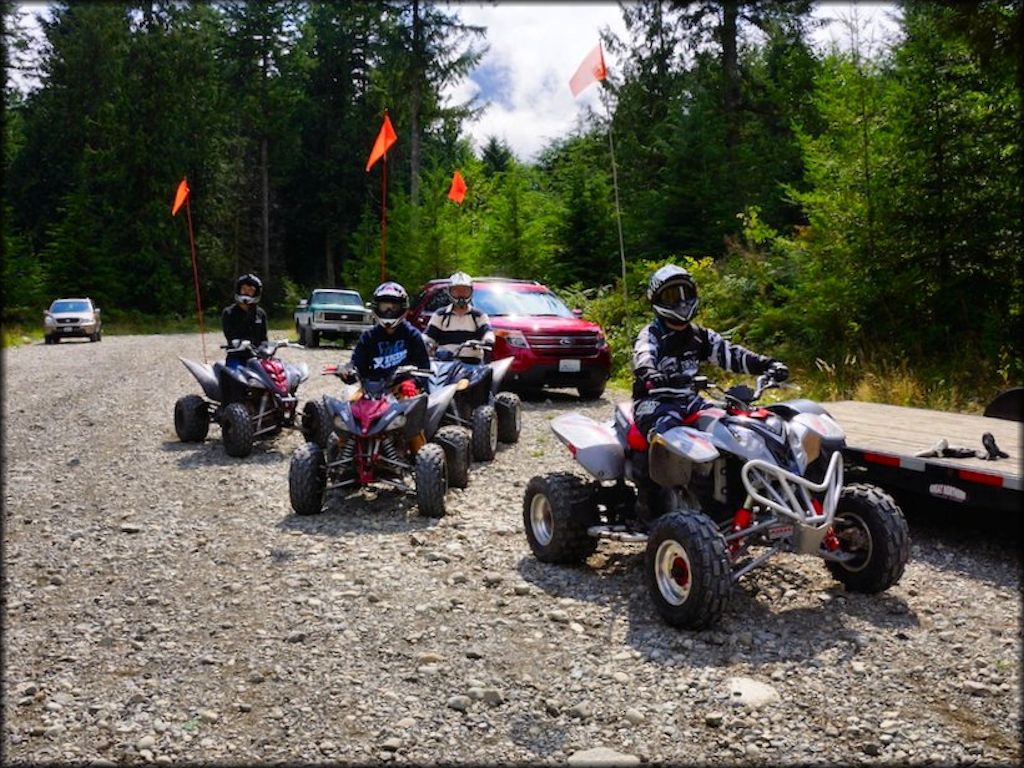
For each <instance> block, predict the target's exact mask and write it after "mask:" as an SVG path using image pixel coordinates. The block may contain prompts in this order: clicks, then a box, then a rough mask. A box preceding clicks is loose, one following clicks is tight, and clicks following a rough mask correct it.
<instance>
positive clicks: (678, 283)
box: [647, 264, 700, 324]
mask: <svg viewBox="0 0 1024 768" xmlns="http://www.w3.org/2000/svg"><path fill="white" fill-rule="evenodd" d="M647 300H648V301H650V302H651V307H652V308H653V309H654V311H655V312H656V313H658V314H659V315H660V316H661V317H663V318H665V319H666V320H669V321H671V322H676V323H684V324H685V323H688V322H690V320H691V319H692V318H693V316H694V315H695V314H697V305H698V304H699V303H700V300H699V299H698V298H697V283H696V282H695V281H694V279H693V276H692V275H690V273H689V272H687V271H686V270H685V269H683V268H682V267H677V266H676V265H675V264H667V265H665V266H664V267H662V268H661V269H659V270H658V271H657V272H655V273H654V274H653V275H651V281H650V283H648V285H647Z"/></svg>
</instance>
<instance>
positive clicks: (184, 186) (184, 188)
mask: <svg viewBox="0 0 1024 768" xmlns="http://www.w3.org/2000/svg"><path fill="white" fill-rule="evenodd" d="M190 191H191V190H189V188H188V182H187V181H185V180H184V179H182V180H181V183H180V184H178V191H177V192H176V193H175V195H174V205H172V206H171V216H176V215H177V214H178V209H179V208H181V206H183V205H184V204H185V198H187V197H188V193H189V192H190Z"/></svg>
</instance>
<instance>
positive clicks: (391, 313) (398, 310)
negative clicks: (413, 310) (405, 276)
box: [372, 281, 409, 328]
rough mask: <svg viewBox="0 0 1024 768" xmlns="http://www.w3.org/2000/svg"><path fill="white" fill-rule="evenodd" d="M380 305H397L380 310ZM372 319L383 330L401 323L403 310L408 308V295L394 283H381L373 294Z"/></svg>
mask: <svg viewBox="0 0 1024 768" xmlns="http://www.w3.org/2000/svg"><path fill="white" fill-rule="evenodd" d="M382 303H389V304H397V305H398V306H397V307H390V306H389V307H387V308H385V309H382V308H381V306H380V305H381V304H382ZM372 307H373V319H374V320H376V321H377V322H378V323H379V324H380V325H382V326H383V327H385V328H391V327H393V326H396V325H398V324H399V323H400V322H402V318H403V317H405V310H406V309H408V307H409V294H408V293H406V292H405V288H403V287H402V286H401V285H399V284H398V283H395V282H391V281H389V282H386V283H381V284H380V285H378V286H377V289H376V290H375V291H374V292H373V303H372Z"/></svg>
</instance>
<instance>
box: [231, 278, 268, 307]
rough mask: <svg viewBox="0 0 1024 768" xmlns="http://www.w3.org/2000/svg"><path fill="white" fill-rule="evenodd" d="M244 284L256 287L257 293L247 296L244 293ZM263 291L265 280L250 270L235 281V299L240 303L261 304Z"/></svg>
mask: <svg viewBox="0 0 1024 768" xmlns="http://www.w3.org/2000/svg"><path fill="white" fill-rule="evenodd" d="M243 285H251V286H252V287H253V288H255V289H256V293H254V294H253V295H252V296H246V295H245V294H244V293H242V286H243ZM262 293H263V281H262V280H260V279H259V278H258V277H256V275H254V274H252V273H251V272H248V273H246V274H244V275H242V276H241V277H239V278H238V279H237V280H236V281H235V301H236V302H238V303H239V304H259V303H260V295H261V294H262Z"/></svg>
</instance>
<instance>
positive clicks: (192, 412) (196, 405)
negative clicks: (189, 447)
mask: <svg viewBox="0 0 1024 768" xmlns="http://www.w3.org/2000/svg"><path fill="white" fill-rule="evenodd" d="M174 431H175V432H177V433H178V439H179V440H181V442H183V443H201V442H203V440H205V439H206V435H207V434H209V432H210V411H209V409H208V408H207V407H206V401H205V400H203V398H201V397H200V396H199V395H185V396H184V397H179V398H178V402H176V403H175V404H174Z"/></svg>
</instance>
